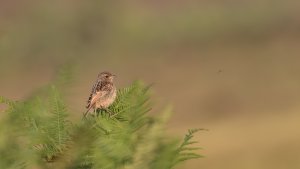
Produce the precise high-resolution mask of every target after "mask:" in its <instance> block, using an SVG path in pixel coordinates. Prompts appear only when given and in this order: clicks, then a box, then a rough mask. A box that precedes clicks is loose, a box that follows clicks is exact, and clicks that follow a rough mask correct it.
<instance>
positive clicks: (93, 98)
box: [84, 72, 117, 116]
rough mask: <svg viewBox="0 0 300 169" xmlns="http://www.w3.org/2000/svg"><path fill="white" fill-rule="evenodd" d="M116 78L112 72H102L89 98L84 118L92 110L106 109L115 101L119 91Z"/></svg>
mask: <svg viewBox="0 0 300 169" xmlns="http://www.w3.org/2000/svg"><path fill="white" fill-rule="evenodd" d="M114 76H115V75H113V74H111V73H110V72H102V73H100V74H99V75H98V78H97V80H96V82H95V84H94V85H93V87H92V91H91V94H90V96H89V98H88V101H87V106H86V108H87V111H86V113H85V114H84V116H86V115H87V113H88V112H89V111H90V109H94V110H96V109H106V108H108V107H109V106H110V105H111V104H112V103H113V102H114V101H115V99H116V95H117V90H116V87H115V85H114V83H113V79H114Z"/></svg>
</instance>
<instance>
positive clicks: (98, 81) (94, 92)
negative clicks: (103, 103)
mask: <svg viewBox="0 0 300 169" xmlns="http://www.w3.org/2000/svg"><path fill="white" fill-rule="evenodd" d="M99 85H100V80H97V81H96V82H95V84H94V85H93V88H92V91H91V94H90V96H89V98H88V101H87V105H86V108H89V107H91V101H92V98H93V96H94V95H95V94H96V91H97V87H98V86H99Z"/></svg>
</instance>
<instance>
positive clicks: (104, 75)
mask: <svg viewBox="0 0 300 169" xmlns="http://www.w3.org/2000/svg"><path fill="white" fill-rule="evenodd" d="M115 76H116V75H114V74H112V73H110V72H106V71H105V72H102V73H100V74H99V75H98V78H100V79H101V80H102V81H109V82H113V80H114V77H115Z"/></svg>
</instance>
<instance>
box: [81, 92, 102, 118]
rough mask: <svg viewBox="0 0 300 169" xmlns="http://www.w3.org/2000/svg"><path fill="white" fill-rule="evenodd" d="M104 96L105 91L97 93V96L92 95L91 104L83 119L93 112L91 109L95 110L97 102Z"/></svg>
mask: <svg viewBox="0 0 300 169" xmlns="http://www.w3.org/2000/svg"><path fill="white" fill-rule="evenodd" d="M104 94H105V92H104V91H99V92H96V93H95V94H93V95H91V101H90V103H89V105H88V107H87V111H86V112H85V113H84V115H83V117H86V115H87V114H88V112H89V111H90V110H91V108H93V107H94V106H95V104H96V102H97V100H99V99H100V98H101V97H102V96H103V95H104Z"/></svg>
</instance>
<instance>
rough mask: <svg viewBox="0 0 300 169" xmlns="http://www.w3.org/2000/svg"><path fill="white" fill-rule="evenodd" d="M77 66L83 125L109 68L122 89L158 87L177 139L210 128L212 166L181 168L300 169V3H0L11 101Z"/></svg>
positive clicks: (207, 141)
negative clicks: (136, 83) (139, 83)
mask: <svg viewBox="0 0 300 169" xmlns="http://www.w3.org/2000/svg"><path fill="white" fill-rule="evenodd" d="M65 63H69V64H70V63H71V64H72V65H74V66H75V68H74V72H75V74H74V76H75V77H74V79H75V82H74V83H73V85H72V86H71V87H70V89H69V90H68V91H67V96H68V97H67V98H66V99H67V101H68V104H69V107H70V109H71V110H72V112H74V115H73V118H74V119H79V118H80V117H81V114H80V112H83V111H84V110H85V109H84V106H85V103H86V99H87V97H88V94H89V92H90V88H91V85H92V84H93V83H94V80H95V78H96V76H97V74H98V72H100V71H104V70H109V71H112V72H113V73H115V74H117V75H118V77H117V79H116V84H117V86H118V87H124V86H127V85H129V84H130V83H131V82H132V81H133V80H135V79H141V80H144V81H145V82H146V83H154V100H155V102H156V103H157V106H156V108H159V107H162V106H164V105H165V104H169V103H171V104H172V105H173V107H174V111H175V113H174V115H173V118H172V119H171V120H170V122H169V124H168V131H169V133H170V134H173V135H183V134H184V133H185V131H186V129H188V128H195V127H201V128H207V129H209V131H208V132H202V133H200V134H198V135H197V138H196V139H197V140H199V144H198V145H200V146H202V147H203V148H204V150H202V151H201V153H202V154H204V155H205V156H206V158H203V159H200V160H193V161H189V162H187V163H186V164H184V165H182V166H181V168H189V169H201V168H205V169H220V168H222V169H283V168H284V169H297V168H300V131H299V127H300V113H299V111H300V106H299V102H300V76H299V73H300V1H296V0H252V1H250V0H210V1H208V0H202V1H201V0H185V1H183V0H160V1H159V0H152V1H150V0H140V1H137V0H131V1H108V0H107V1H100V0H90V1H81V0H52V1H39V0H26V1H22V0H1V1H0V95H2V96H5V97H8V98H10V99H16V100H20V99H22V98H25V97H26V96H29V95H30V93H31V92H32V91H34V90H35V89H36V88H38V87H41V86H43V85H45V84H47V83H49V82H51V81H52V80H53V78H54V75H55V74H56V72H57V70H58V68H59V67H60V66H61V65H63V64H65ZM0 108H1V109H2V110H3V109H4V107H0ZM75 112H77V113H75Z"/></svg>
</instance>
